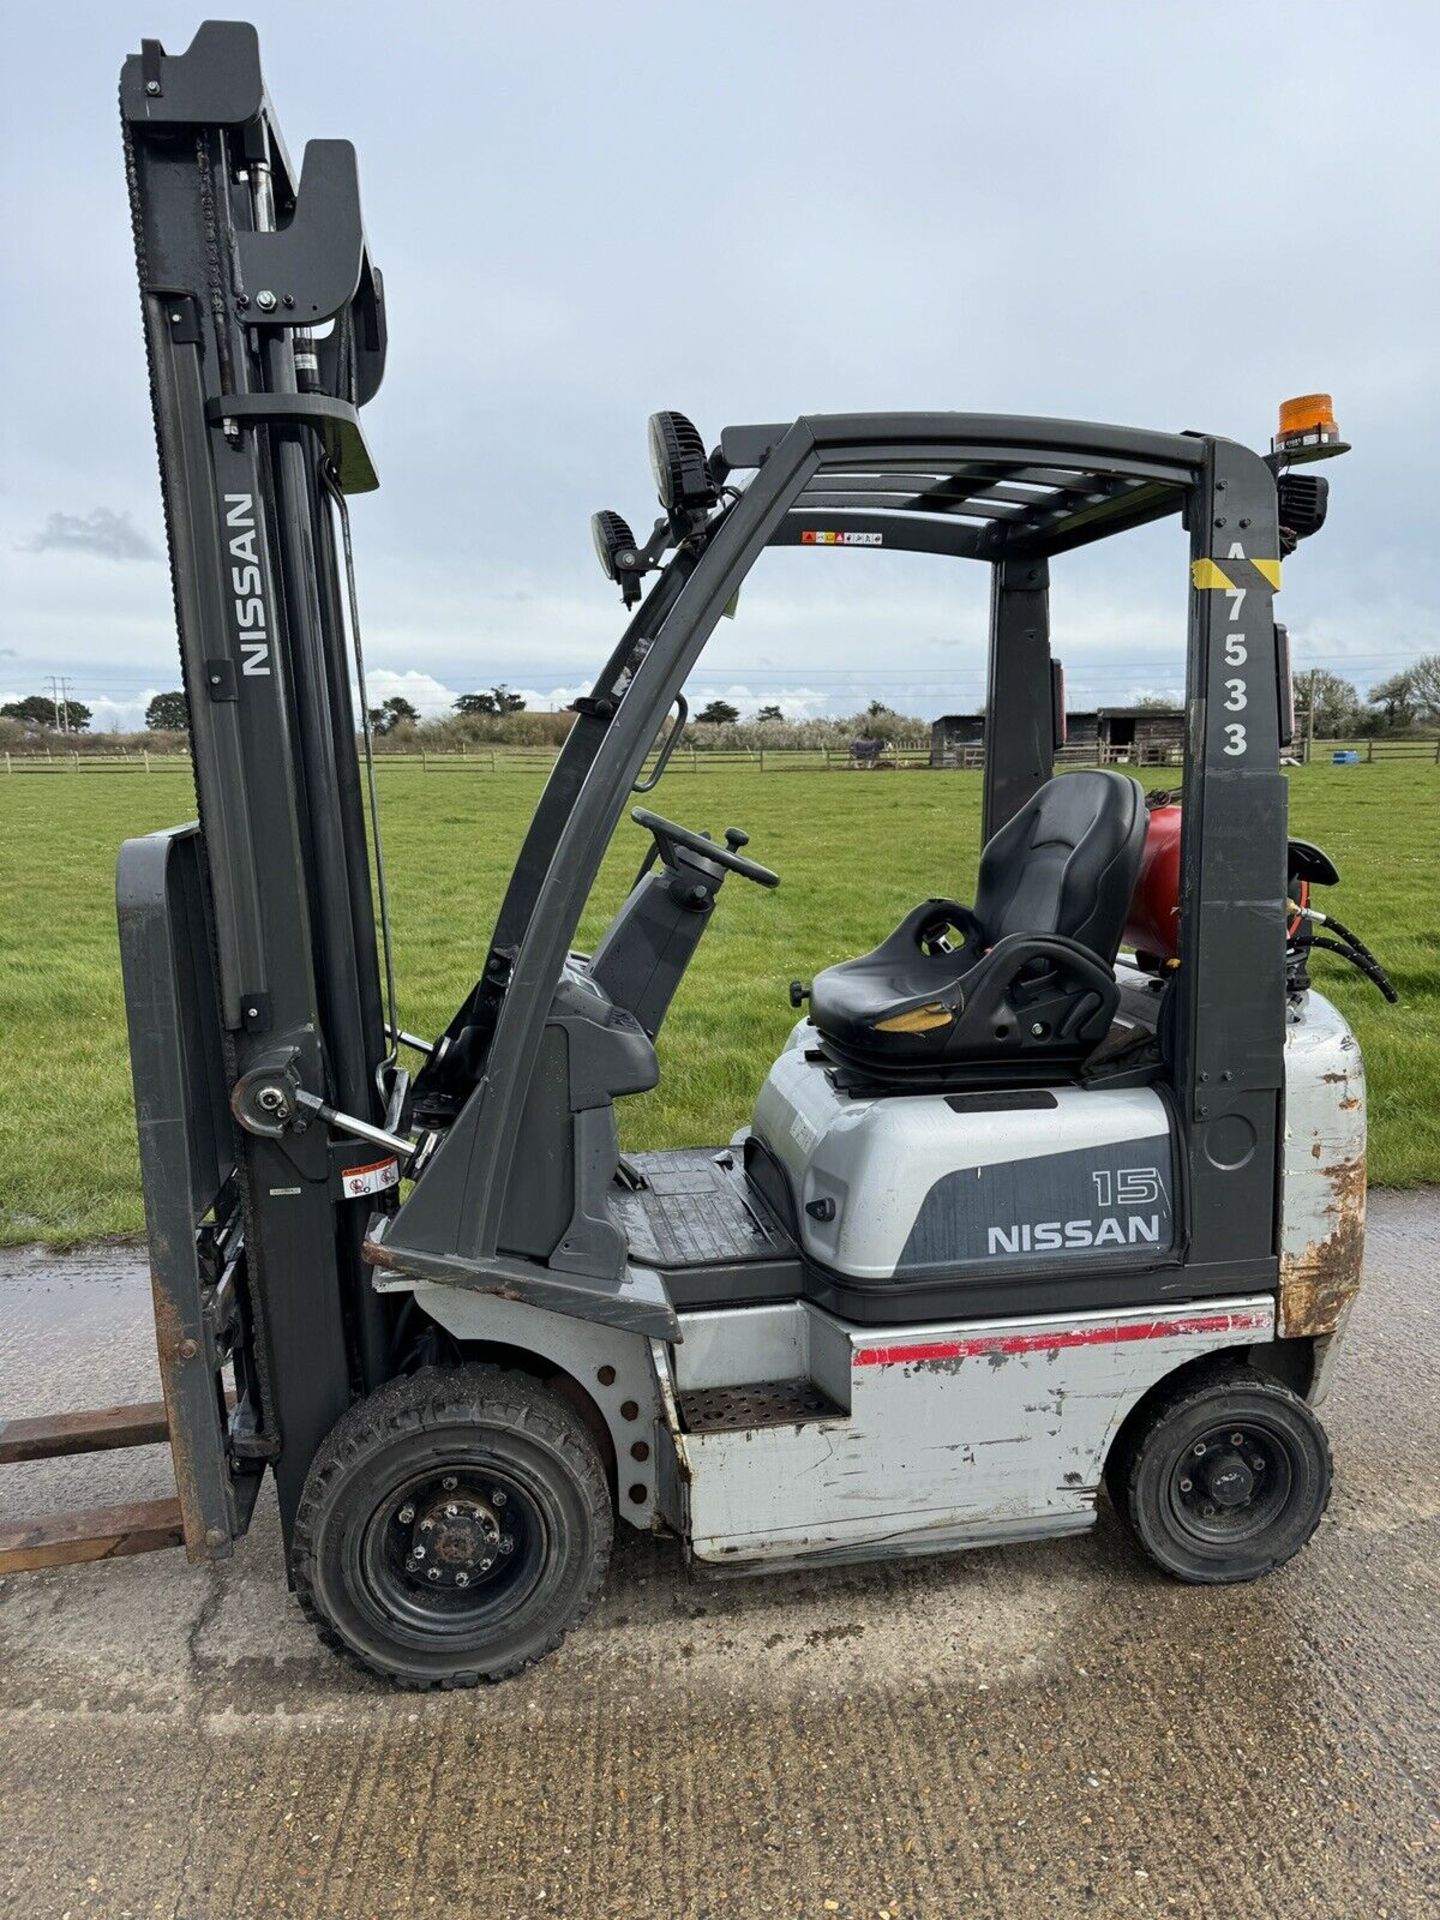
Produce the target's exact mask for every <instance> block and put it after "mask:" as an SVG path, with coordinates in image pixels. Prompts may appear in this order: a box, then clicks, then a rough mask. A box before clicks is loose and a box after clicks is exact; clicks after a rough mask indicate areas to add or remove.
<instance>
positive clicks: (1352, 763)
mask: <svg viewBox="0 0 1440 1920" xmlns="http://www.w3.org/2000/svg"><path fill="white" fill-rule="evenodd" d="M1330 763H1331V765H1332V766H1336V767H1358V766H1359V764H1360V756H1359V754H1358V753H1356V751H1355V749H1354V748H1353V747H1347V748H1345V750H1344V751H1343V752H1341V753H1332V754H1331V756H1330Z"/></svg>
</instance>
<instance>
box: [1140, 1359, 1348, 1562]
mask: <svg viewBox="0 0 1440 1920" xmlns="http://www.w3.org/2000/svg"><path fill="white" fill-rule="evenodd" d="M1117 1446H1118V1449H1119V1451H1118V1453H1117V1456H1116V1457H1115V1458H1114V1459H1113V1460H1112V1462H1111V1463H1109V1465H1107V1470H1106V1480H1107V1487H1108V1490H1109V1492H1110V1495H1111V1499H1112V1500H1113V1502H1114V1504H1115V1506H1116V1507H1117V1509H1118V1511H1119V1513H1120V1516H1121V1518H1122V1520H1123V1521H1124V1522H1125V1525H1126V1527H1127V1528H1128V1530H1129V1532H1130V1533H1131V1535H1132V1536H1133V1537H1134V1539H1135V1540H1136V1541H1137V1542H1138V1544H1139V1545H1140V1547H1141V1548H1142V1549H1143V1551H1144V1552H1145V1553H1146V1554H1147V1555H1148V1556H1149V1558H1150V1559H1151V1560H1153V1561H1154V1563H1155V1565H1156V1566H1157V1567H1159V1568H1160V1569H1161V1571H1162V1572H1164V1573H1167V1574H1169V1575H1170V1576H1171V1578H1172V1579H1175V1580H1184V1581H1188V1582H1190V1583H1192V1584H1195V1585H1208V1586H1218V1585H1222V1584H1225V1585H1229V1584H1234V1583H1239V1582H1241V1581H1245V1580H1257V1579H1259V1577H1260V1576H1261V1575H1262V1574H1265V1573H1269V1572H1271V1571H1272V1570H1273V1569H1274V1568H1276V1567H1279V1566H1283V1565H1284V1563H1285V1562H1286V1561H1287V1560H1289V1559H1290V1558H1291V1556H1292V1555H1294V1554H1296V1553H1298V1552H1299V1551H1300V1549H1301V1547H1303V1546H1304V1545H1305V1543H1306V1541H1307V1540H1308V1539H1309V1538H1310V1536H1311V1535H1312V1534H1313V1533H1314V1531H1315V1529H1316V1527H1318V1526H1319V1524H1320V1521H1321V1518H1322V1516H1323V1515H1324V1512H1325V1508H1326V1506H1327V1505H1328V1503H1329V1499H1330V1476H1331V1462H1330V1443H1329V1441H1328V1440H1327V1439H1326V1437H1325V1430H1324V1428H1323V1427H1322V1426H1321V1425H1320V1422H1319V1421H1318V1420H1317V1419H1316V1418H1315V1415H1314V1414H1313V1413H1312V1412H1311V1411H1310V1409H1309V1407H1308V1406H1306V1404H1305V1402H1304V1401H1303V1400H1302V1399H1300V1398H1299V1396H1298V1395H1297V1394H1294V1393H1292V1392H1291V1391H1290V1389H1289V1388H1288V1387H1286V1386H1282V1385H1281V1384H1280V1382H1279V1381H1278V1380H1270V1379H1267V1378H1266V1377H1265V1376H1264V1375H1263V1374H1259V1373H1255V1372H1254V1371H1253V1370H1252V1369H1250V1368H1249V1367H1244V1366H1228V1367H1225V1368H1223V1369H1217V1370H1216V1371H1214V1372H1213V1373H1209V1374H1202V1375H1200V1376H1199V1377H1198V1378H1197V1377H1196V1376H1194V1375H1192V1376H1191V1377H1190V1379H1189V1380H1188V1381H1186V1382H1185V1383H1184V1384H1183V1385H1179V1386H1177V1387H1176V1389H1175V1390H1174V1392H1173V1393H1171V1394H1168V1395H1163V1396H1162V1397H1161V1398H1159V1399H1158V1400H1157V1401H1156V1402H1155V1403H1154V1404H1153V1405H1152V1406H1151V1407H1150V1408H1149V1409H1148V1410H1147V1411H1146V1412H1144V1413H1143V1414H1142V1415H1141V1416H1140V1418H1139V1420H1138V1421H1137V1423H1136V1424H1135V1425H1134V1427H1133V1428H1131V1429H1129V1430H1127V1431H1126V1432H1125V1433H1123V1434H1122V1435H1121V1437H1120V1440H1119V1442H1117Z"/></svg>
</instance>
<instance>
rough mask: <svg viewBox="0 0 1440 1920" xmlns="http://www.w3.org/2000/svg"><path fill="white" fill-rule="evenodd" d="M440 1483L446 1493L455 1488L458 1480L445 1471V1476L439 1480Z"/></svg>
mask: <svg viewBox="0 0 1440 1920" xmlns="http://www.w3.org/2000/svg"><path fill="white" fill-rule="evenodd" d="M440 1484H441V1486H442V1487H443V1488H444V1489H445V1491H446V1493H452V1492H453V1491H454V1490H455V1488H456V1486H458V1484H459V1482H458V1481H457V1480H456V1478H455V1476H454V1474H453V1473H447V1474H446V1476H445V1478H444V1479H443V1480H442V1481H441V1482H440Z"/></svg>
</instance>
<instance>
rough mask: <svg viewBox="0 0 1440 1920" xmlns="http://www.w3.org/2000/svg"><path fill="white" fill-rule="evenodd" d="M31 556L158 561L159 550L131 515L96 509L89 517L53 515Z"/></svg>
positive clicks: (29, 543)
mask: <svg viewBox="0 0 1440 1920" xmlns="http://www.w3.org/2000/svg"><path fill="white" fill-rule="evenodd" d="M26 547H27V551H28V552H30V553H93V554H94V555H96V557H97V558H98V559H101V560H158V559H159V558H160V552H159V549H158V548H157V547H156V546H155V543H154V542H153V541H152V540H148V539H147V538H146V537H145V535H144V534H143V533H141V531H140V529H139V528H138V527H137V526H136V525H135V524H134V522H133V521H132V520H131V518H130V516H129V514H128V513H113V512H112V511H111V509H110V508H109V507H95V508H93V509H92V510H91V511H90V512H89V513H52V514H51V515H50V518H49V519H48V520H47V521H46V522H45V524H44V526H43V527H42V528H41V529H40V531H39V532H38V533H37V534H36V535H35V536H34V537H33V539H31V540H29V541H27V542H26Z"/></svg>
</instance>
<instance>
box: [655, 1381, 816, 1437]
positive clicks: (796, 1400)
mask: <svg viewBox="0 0 1440 1920" xmlns="http://www.w3.org/2000/svg"><path fill="white" fill-rule="evenodd" d="M680 1415H681V1418H682V1419H683V1421H684V1423H685V1429H686V1431H687V1432H688V1433H739V1432H742V1431H744V1430H745V1429H746V1428H749V1427H788V1426H803V1425H805V1424H806V1423H808V1422H809V1421H812V1420H843V1419H844V1418H845V1409H844V1408H843V1407H838V1406H836V1404H835V1402H834V1401H833V1400H832V1399H831V1398H830V1396H829V1395H828V1394H825V1393H822V1392H821V1391H820V1389H819V1387H817V1386H816V1385H815V1382H814V1381H813V1380H761V1381H758V1382H756V1383H754V1384H752V1385H750V1386H745V1387H695V1388H692V1389H691V1390H690V1391H689V1392H688V1393H684V1394H682V1395H681V1396H680Z"/></svg>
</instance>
